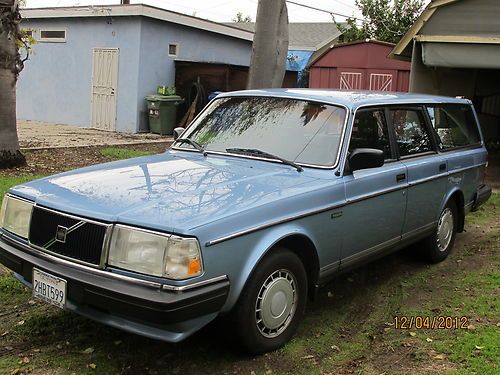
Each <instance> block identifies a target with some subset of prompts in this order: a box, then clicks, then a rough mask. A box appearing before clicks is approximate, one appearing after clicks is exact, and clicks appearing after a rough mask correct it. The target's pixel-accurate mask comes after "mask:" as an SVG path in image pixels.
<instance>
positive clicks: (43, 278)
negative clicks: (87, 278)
mask: <svg viewBox="0 0 500 375" xmlns="http://www.w3.org/2000/svg"><path fill="white" fill-rule="evenodd" d="M33 297H35V298H38V299H41V300H42V301H45V302H47V303H50V304H51V305H54V306H57V307H59V308H61V309H64V306H65V305H66V280H63V279H61V278H59V277H57V276H54V275H51V274H50V273H47V272H43V271H40V270H39V269H37V268H33Z"/></svg>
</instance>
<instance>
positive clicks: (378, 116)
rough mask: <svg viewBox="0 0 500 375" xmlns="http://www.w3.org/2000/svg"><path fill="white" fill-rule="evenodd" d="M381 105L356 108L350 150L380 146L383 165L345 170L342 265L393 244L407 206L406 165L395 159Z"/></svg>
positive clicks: (397, 237) (398, 239) (398, 234)
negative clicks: (378, 106) (382, 153)
mask: <svg viewBox="0 0 500 375" xmlns="http://www.w3.org/2000/svg"><path fill="white" fill-rule="evenodd" d="M390 134H391V133H390V132H389V131H388V127H387V121H386V111H385V109H384V108H369V109H362V110H358V111H357V112H356V115H355V118H354V122H353V125H352V134H351V139H350V142H349V152H350V153H351V152H352V151H354V150H355V149H357V148H375V149H379V150H383V151H384V153H385V162H384V165H383V166H382V167H379V168H371V169H364V170H357V171H354V172H348V170H347V171H346V173H345V174H344V178H343V180H344V184H345V185H344V186H345V193H346V198H347V205H346V206H345V207H344V209H343V214H344V236H343V241H344V242H343V246H342V256H341V267H347V266H350V265H352V264H354V263H357V262H359V261H361V260H363V259H365V258H368V257H371V256H373V255H374V254H375V253H378V252H380V251H381V250H383V249H385V248H387V247H389V246H392V245H396V244H398V243H399V241H400V239H401V229H402V227H403V221H404V217H405V207H406V195H405V190H406V166H405V165H404V164H403V163H401V162H400V161H398V160H396V155H395V154H394V150H393V147H392V146H391V144H393V140H392V139H391V135H390Z"/></svg>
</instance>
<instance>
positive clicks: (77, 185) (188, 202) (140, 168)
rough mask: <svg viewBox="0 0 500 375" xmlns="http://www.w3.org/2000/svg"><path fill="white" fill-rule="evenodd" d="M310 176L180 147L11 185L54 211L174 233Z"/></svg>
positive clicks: (286, 190)
mask: <svg viewBox="0 0 500 375" xmlns="http://www.w3.org/2000/svg"><path fill="white" fill-rule="evenodd" d="M316 180H317V178H316V177H314V174H308V173H307V172H302V173H299V172H297V171H296V170H295V169H294V168H292V167H290V166H286V165H282V164H279V163H273V162H268V161H259V160H250V159H243V158H237V157H230V156H218V155H209V156H207V157H204V156H203V155H201V154H197V153H193V152H186V151H168V152H166V153H164V154H160V155H154V156H148V157H142V158H137V159H129V160H125V161H119V162H113V163H107V164H100V165H96V166H92V167H87V168H83V169H79V170H75V171H71V172H66V173H63V174H59V175H55V176H51V177H47V178H43V179H40V180H36V181H32V182H29V183H27V184H24V185H20V186H17V187H15V188H13V189H12V190H11V192H12V193H13V194H16V195H19V196H21V197H24V198H26V199H30V200H34V201H36V202H37V204H39V205H41V206H45V207H49V208H52V209H55V210H60V211H63V212H67V213H71V214H74V215H79V216H83V217H88V218H94V219H100V220H104V221H108V222H121V223H125V224H130V225H138V226H143V227H147V228H153V229H158V230H165V231H174V232H179V233H184V232H187V231H188V230H189V229H190V228H194V227H198V226H201V225H203V224H205V223H208V222H212V221H214V220H217V219H220V218H222V217H227V216H230V215H234V214H236V213H240V212H242V211H246V210H249V209H252V208H254V207H257V206H260V205H264V204H266V203H269V202H271V201H276V200H280V199H282V198H287V197H290V196H292V195H296V194H300V193H302V192H304V191H307V189H308V186H309V185H311V184H313V183H314V182H315V181H316Z"/></svg>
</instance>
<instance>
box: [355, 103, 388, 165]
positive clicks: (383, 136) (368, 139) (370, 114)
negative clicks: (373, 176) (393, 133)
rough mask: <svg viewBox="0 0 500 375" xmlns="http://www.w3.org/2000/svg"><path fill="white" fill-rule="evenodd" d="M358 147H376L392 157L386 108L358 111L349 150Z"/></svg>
mask: <svg viewBox="0 0 500 375" xmlns="http://www.w3.org/2000/svg"><path fill="white" fill-rule="evenodd" d="M357 148H376V149H379V150H382V151H384V154H385V159H391V147H390V141H389V135H388V132H387V124H386V121H385V115H384V110H382V109H376V110H362V111H358V112H357V113H356V118H355V119H354V125H353V128H352V135H351V142H350V144H349V152H352V151H353V150H355V149H357Z"/></svg>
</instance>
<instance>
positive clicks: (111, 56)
mask: <svg viewBox="0 0 500 375" xmlns="http://www.w3.org/2000/svg"><path fill="white" fill-rule="evenodd" d="M118 56H119V51H118V49H117V48H94V50H93V52H92V94H91V95H92V97H91V116H92V118H91V123H90V126H91V127H93V128H97V129H102V130H110V131H115V130H116V95H117V85H118Z"/></svg>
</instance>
